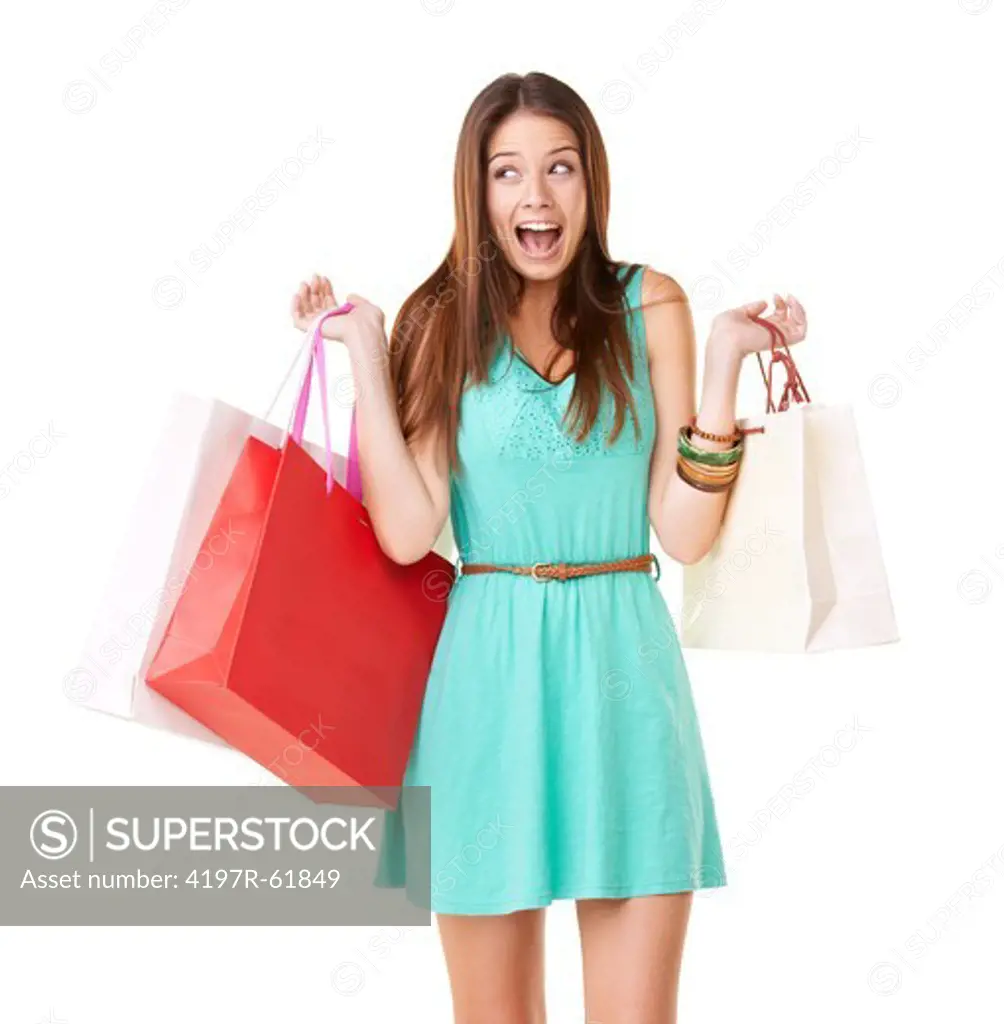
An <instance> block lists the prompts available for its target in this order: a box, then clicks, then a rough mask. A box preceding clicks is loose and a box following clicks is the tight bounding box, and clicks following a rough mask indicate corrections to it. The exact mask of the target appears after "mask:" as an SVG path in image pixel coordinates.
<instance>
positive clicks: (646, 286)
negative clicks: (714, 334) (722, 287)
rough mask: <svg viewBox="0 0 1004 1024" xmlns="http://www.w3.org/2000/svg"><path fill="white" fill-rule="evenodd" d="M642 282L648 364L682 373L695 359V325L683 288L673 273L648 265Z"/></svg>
mask: <svg viewBox="0 0 1004 1024" xmlns="http://www.w3.org/2000/svg"><path fill="white" fill-rule="evenodd" d="M643 273H644V276H643V277H642V280H641V305H642V317H643V318H644V323H645V340H646V344H647V346H648V357H649V363H650V365H651V366H652V368H653V369H655V368H656V367H665V366H667V365H668V366H669V367H670V369H672V370H674V372H675V371H679V370H680V368H681V366H683V367H684V368H686V367H688V366H689V365H690V364H691V363H692V362H693V359H694V322H693V317H692V315H691V312H690V303H689V302H688V301H687V293H686V292H685V291H684V290H683V287H682V286H681V285H680V283H679V282H678V281H677V280H676V278H674V277H672V276H671V275H670V274H664V273H662V272H661V271H659V270H656V269H655V268H654V267H649V266H646V267H645V269H644V272H643Z"/></svg>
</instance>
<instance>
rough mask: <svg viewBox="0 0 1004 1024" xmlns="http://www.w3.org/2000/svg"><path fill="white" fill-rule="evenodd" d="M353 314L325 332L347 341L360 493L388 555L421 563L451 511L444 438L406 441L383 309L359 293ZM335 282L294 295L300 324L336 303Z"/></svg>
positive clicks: (317, 281)
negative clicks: (399, 412) (395, 391)
mask: <svg viewBox="0 0 1004 1024" xmlns="http://www.w3.org/2000/svg"><path fill="white" fill-rule="evenodd" d="M346 301H348V302H351V303H353V304H354V305H355V309H353V310H352V311H351V312H350V313H347V314H345V315H343V316H337V317H332V318H330V319H328V320H326V321H325V323H324V325H323V326H322V332H323V334H324V336H325V337H326V338H329V339H331V340H335V341H340V342H342V343H343V344H344V345H345V347H346V349H347V350H348V353H349V360H350V362H351V364H352V375H353V379H354V381H355V385H356V389H355V390H356V432H357V436H358V442H359V464H360V473H361V476H362V484H363V496H364V499H365V503H366V510H367V512H368V513H369V517H370V522H371V523H372V524H373V529H374V532H375V533H376V537H377V540H378V542H379V544H380V547H381V548H382V549H383V551H384V553H385V554H386V555H387V556H388V557H389V558H391V559H393V560H394V561H395V562H399V563H402V564H408V563H411V562H417V561H418V560H419V559H420V558H422V557H423V556H424V555H425V554H427V553H428V552H429V551H430V550H431V549H432V546H433V545H434V544H435V542H436V540H437V538H438V537H439V534H440V531H441V530H442V528H443V525H444V524H445V522H446V517H447V516H448V515H449V502H450V492H449V473H448V466H447V454H446V443H445V438H443V437H441V436H439V434H438V433H437V434H435V435H434V434H432V432H430V433H429V434H427V435H426V436H425V437H423V438H420V439H416V441H415V442H414V443H412V444H408V443H406V442H405V440H404V434H403V431H402V430H401V423H400V420H399V418H398V411H397V402H396V398H395V395H394V388H393V383H392V381H391V375H390V361H389V358H388V352H387V336H386V333H385V331H384V317H383V313H382V312H381V311H380V310H379V309H378V308H377V307H376V306H374V305H373V304H372V303H370V302H367V301H366V299H364V298H362V297H361V296H358V295H349V296H348V298H347V300H346ZM336 305H337V303H336V302H335V298H334V294H333V293H332V290H331V283H330V282H329V281H328V280H327V278H320V277H317V276H316V275H315V276H314V278H313V279H312V280H311V282H310V284H309V285H308V284H307V283H304V284H303V285H301V287H300V290H299V292H298V293H297V295H296V296H295V297H294V299H293V309H292V312H293V321H294V323H295V324H296V325H297V326H298V327H300V328H301V329H305V328H306V327H308V326H309V325H310V323H311V322H312V320H313V319H314V317H316V316H317V314H319V313H320V312H322V311H323V310H325V309H331V308H333V307H334V306H336Z"/></svg>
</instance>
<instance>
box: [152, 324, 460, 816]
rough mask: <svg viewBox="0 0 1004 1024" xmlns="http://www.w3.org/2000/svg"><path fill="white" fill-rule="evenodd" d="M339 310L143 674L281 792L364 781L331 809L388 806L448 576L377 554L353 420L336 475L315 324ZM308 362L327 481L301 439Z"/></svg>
mask: <svg viewBox="0 0 1004 1024" xmlns="http://www.w3.org/2000/svg"><path fill="white" fill-rule="evenodd" d="M347 309H351V306H343V307H340V309H339V310H336V311H334V312H333V313H328V314H325V316H323V317H321V318H320V319H319V320H318V321H317V322H316V324H315V325H314V328H313V331H314V335H313V342H312V351H311V357H310V360H309V362H308V368H307V373H306V375H305V378H304V382H303V387H302V388H301V392H300V399H299V402H298V405H297V411H296V416H295V420H294V425H293V429H292V433H291V434H290V435H289V436H287V438H286V440H285V443H284V444H283V446H282V448H281V449H277V448H274V447H272V446H270V445H269V444H267V443H265V442H263V441H261V440H259V439H258V438H254V437H252V438H249V439H248V441H247V443H246V445H245V447H244V450H243V452H242V455H241V457H240V459H239V461H238V463H237V466H236V469H235V471H234V473H233V476H232V478H231V480H230V482H229V485H228V486H227V488H226V490H225V492H224V495H223V498H222V500H221V502H220V504H219V507H218V509H217V511H216V515H215V517H214V519H213V522H212V523H211V525H210V527H209V530H208V531H207V533H206V537H205V540H204V542H203V546H202V549H201V550H200V552H199V555H198V557H197V562H199V564H200V566H204V568H201V569H200V572H199V573H198V574H194V573H193V578H192V583H191V584H190V586H189V587H188V589H187V590H186V592H185V594H184V595H183V596H182V598H181V600H180V601H179V603H178V606H177V608H176V609H175V611H174V614H173V616H172V619H171V621H170V624H169V626H168V628H167V633H166V635H165V637H164V639H163V641H162V643H161V645H160V647H159V648H158V651H157V653H156V655H155V656H154V658H153V660H152V662H151V665H150V668H149V670H148V672H147V674H146V682H147V684H148V685H149V686H150V687H151V688H152V689H154V690H156V691H157V692H158V693H160V694H162V695H163V696H164V697H166V698H167V699H168V700H170V701H171V702H172V703H174V704H176V705H177V706H179V707H180V708H182V709H183V710H185V711H186V712H188V714H190V715H191V716H192V717H193V718H195V719H197V720H198V721H200V722H202V723H203V724H204V725H206V726H208V727H209V728H210V729H211V730H212V731H213V732H215V733H217V734H218V735H219V736H221V737H222V738H223V739H225V740H226V741H227V742H228V743H229V744H231V745H232V746H233V747H236V748H237V749H239V750H241V751H243V752H244V753H245V754H248V755H249V756H250V757H252V758H254V759H255V760H256V761H257V762H258V763H259V764H261V765H263V766H264V767H265V768H267V769H269V770H270V771H272V772H273V773H274V774H276V775H278V776H279V777H280V778H282V779H285V780H286V781H287V782H289V783H290V784H291V785H293V786H296V787H297V788H303V787H318V786H354V787H359V790H358V792H357V793H354V794H352V796H353V797H354V798H357V799H353V800H351V801H350V800H344V801H343V800H341V799H339V802H358V803H363V804H371V805H377V806H383V807H393V806H396V804H397V792H396V787H399V786H400V785H401V784H402V780H403V777H404V771H405V767H406V764H407V760H408V756H409V753H410V750H411V745H412V742H413V740H414V735H415V730H416V728H417V725H418V717H419V712H420V710H421V706H422V700H423V697H424V694H425V685H426V681H427V679H428V674H429V669H430V667H431V664H432V657H433V654H434V652H435V647H436V642H437V640H438V637H439V633H440V630H441V628H442V624H443V619H444V617H445V611H446V603H445V597H446V595H447V593H448V592H449V588H450V586H451V585H452V582H453V578H454V570H453V566H452V564H451V563H450V562H448V561H447V560H446V559H444V558H442V557H441V556H440V555H438V554H436V553H435V552H430V553H429V554H427V555H426V556H425V557H424V558H423V559H421V560H420V561H418V562H416V563H413V564H411V565H400V564H398V563H396V562H394V561H392V560H391V559H390V558H388V557H387V555H385V554H384V552H383V550H382V549H381V548H380V546H379V544H378V542H377V539H376V536H375V535H374V531H373V528H372V526H371V524H370V519H369V516H368V514H367V511H366V508H365V506H364V505H363V504H362V502H361V500H360V499H361V488H360V486H359V473H358V454H357V446H356V432H355V415H354V413H353V420H352V429H351V437H350V448H349V460H348V479H347V484H348V486H349V488H351V490H352V491H353V492H354V493H349V490H347V489H345V488H343V487H341V486H339V485H337V484H336V483H335V482H334V480H333V476H332V471H331V463H330V451H331V445H330V438H329V437H328V419H327V400H326V385H325V380H324V364H323V354H324V340H323V338H322V336H321V332H320V324H321V322H322V321H323V319H326V317H327V316H330V315H335V313H338V312H345V311H347ZM315 365H316V367H317V370H318V380H319V384H320V388H321V397H322V408H323V410H324V424H325V435H326V442H327V450H328V453H329V463H328V468H327V481H326V482H327V486H325V475H326V474H325V470H324V469H322V467H321V466H319V465H318V464H317V462H315V461H314V459H312V458H311V457H310V455H308V454H307V453H306V452H305V451H304V450H303V448H302V447H301V441H302V437H303V425H304V422H305V419H306V410H307V400H308V398H309V390H310V383H311V377H312V375H313V374H312V371H313V368H314V367H315ZM223 538H225V541H224V540H223Z"/></svg>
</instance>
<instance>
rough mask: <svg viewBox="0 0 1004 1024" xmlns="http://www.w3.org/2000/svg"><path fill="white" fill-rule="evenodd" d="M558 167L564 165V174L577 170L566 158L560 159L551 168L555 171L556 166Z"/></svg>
mask: <svg viewBox="0 0 1004 1024" xmlns="http://www.w3.org/2000/svg"><path fill="white" fill-rule="evenodd" d="M558 167H562V168H564V170H563V171H562V173H563V174H572V173H574V171H575V168H574V167H573V166H572V165H571V164H570V163H568V162H567V161H565V160H559V161H558V162H557V163H556V164H555V165H554V166H553V167H552V168H551V170H552V171H553V170H555V168H558Z"/></svg>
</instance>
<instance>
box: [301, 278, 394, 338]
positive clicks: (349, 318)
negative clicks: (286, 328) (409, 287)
mask: <svg viewBox="0 0 1004 1024" xmlns="http://www.w3.org/2000/svg"><path fill="white" fill-rule="evenodd" d="M345 301H346V302H351V303H352V305H353V306H354V307H355V308H354V309H353V310H352V311H351V312H349V313H345V314H343V315H342V316H332V317H329V318H328V319H327V320H325V321H324V323H323V324H321V334H322V335H323V336H324V337H325V338H329V339H331V340H332V341H341V342H344V343H345V344H347V345H353V344H355V343H357V342H359V341H364V342H372V343H376V344H380V345H383V344H385V343H386V339H385V337H384V315H383V312H382V310H380V309H379V308H378V307H377V306H374V305H373V303H372V302H368V301H367V300H366V299H364V298H363V297H362V296H361V295H349V296H348V297H347V298H346V300H345ZM338 305H339V303H338V302H337V301H336V299H335V293H334V289H333V288H332V287H331V282H330V281H329V280H328V279H327V278H326V277H321V276H319V275H318V274H314V276H313V277H312V278H311V279H310V281H309V282H307V281H303V282H301V284H300V288H299V290H298V291H297V292H296V293H295V294H294V295H293V301H292V303H291V305H290V312H291V313H292V316H293V324H294V326H296V327H297V328H299V330H301V331H306V330H307V329H309V327H310V325H311V324H312V323H313V322H314V321H315V320H316V319H317V317H318V316H320V315H321V313H323V312H324V311H325V310H328V309H336V308H337V307H338Z"/></svg>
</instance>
